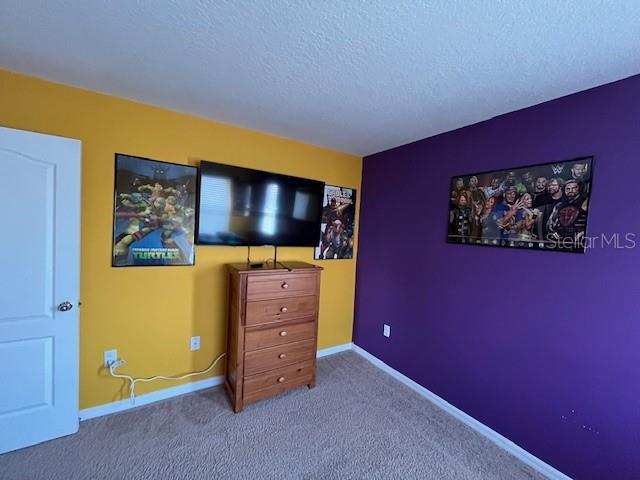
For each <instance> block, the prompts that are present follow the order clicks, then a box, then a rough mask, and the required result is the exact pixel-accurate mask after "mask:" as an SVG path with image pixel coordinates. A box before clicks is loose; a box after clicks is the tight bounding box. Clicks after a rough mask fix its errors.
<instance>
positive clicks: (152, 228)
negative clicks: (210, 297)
mask: <svg viewBox="0 0 640 480" xmlns="http://www.w3.org/2000/svg"><path fill="white" fill-rule="evenodd" d="M196 186H197V169H196V167H191V166H187V165H178V164H173V163H167V162H159V161H156V160H149V159H146V158H139V157H132V156H129V155H122V154H116V172H115V213H114V217H113V255H112V265H113V266H114V267H125V266H151V265H193V264H194V257H195V253H194V228H195V214H196Z"/></svg>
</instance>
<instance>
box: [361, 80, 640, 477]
mask: <svg viewBox="0 0 640 480" xmlns="http://www.w3.org/2000/svg"><path fill="white" fill-rule="evenodd" d="M587 155H593V156H594V157H595V159H594V171H593V187H592V188H593V190H592V196H591V203H590V214H589V230H588V232H587V233H588V235H589V236H596V235H600V234H602V233H605V234H607V235H610V234H612V233H616V232H618V233H621V234H622V235H624V233H627V232H632V233H634V234H636V237H635V240H636V242H637V247H636V248H635V249H620V250H616V249H615V248H613V247H612V246H609V247H606V248H604V249H602V248H601V249H591V250H588V251H587V252H586V253H585V254H584V255H581V254H570V253H554V252H539V251H528V250H509V249H504V248H491V247H475V246H467V245H453V244H447V243H445V237H446V225H447V213H448V198H449V191H448V189H449V182H450V179H451V177H452V176H453V175H458V174H465V173H473V172H474V171H485V170H491V169H503V168H510V167H517V166H524V165H530V164H535V163H543V162H551V161H556V160H566V159H572V158H575V157H579V156H587ZM358 244H359V252H358V281H357V298H356V321H355V326H354V341H355V343H356V344H357V345H359V346H360V347H362V348H364V349H365V350H367V351H369V352H371V353H372V354H373V355H375V356H377V357H378V358H380V359H381V360H383V361H384V362H386V363H387V364H389V365H391V366H392V367H393V368H395V369H397V370H399V371H400V372H402V373H404V374H405V375H407V376H409V377H410V378H412V379H413V380H415V381H416V382H418V383H420V384H421V385H423V386H425V387H426V388H428V389H429V390H431V391H432V392H434V393H436V394H437V395H439V396H441V397H442V398H444V399H445V400H447V401H448V402H449V403H451V404H453V405H455V406H456V407H458V408H460V409H461V410H463V411H464V412H466V413H468V414H469V415H471V416H472V417H474V418H476V419H477V420H479V421H481V422H482V423H484V424H486V425H488V426H489V427H491V428H492V429H494V430H496V431H497V432H499V433H501V434H502V435H504V436H505V437H507V438H509V439H510V440H512V441H514V442H515V443H517V444H518V445H520V446H521V447H523V448H524V449H526V450H528V451H529V452H531V453H532V454H534V455H536V456H537V457H539V458H540V459H542V460H544V461H545V462H547V463H549V464H550V465H553V466H554V467H555V468H557V469H559V470H560V471H562V472H564V473H566V474H567V475H570V476H572V477H575V478H579V479H582V478H585V479H586V478H593V479H596V478H597V479H603V478H609V479H614V478H615V479H623V478H629V479H631V478H635V479H638V478H640V76H635V77H631V78H629V79H626V80H622V81H620V82H616V83H612V84H609V85H605V86H602V87H598V88H595V89H592V90H588V91H585V92H581V93H578V94H575V95H571V96H568V97H564V98H561V99H558V100H554V101H551V102H547V103H544V104H542V105H537V106H535V107H531V108H527V109H525V110H520V111H517V112H513V113H510V114H507V115H503V116H500V117H497V118H494V119H492V120H489V121H486V122H483V123H479V124H476V125H472V126H470V127H466V128H462V129H460V130H455V131H452V132H449V133H445V134H442V135H438V136H436V137H432V138H428V139H425V140H421V141H419V142H415V143H412V144H409V145H405V146H402V147H398V148H395V149H393V150H389V151H386V152H382V153H378V154H375V155H372V156H369V157H367V158H366V159H365V161H364V173H363V185H362V205H361V213H360V234H359V242H358ZM383 323H389V324H391V326H392V330H391V332H392V336H391V338H389V339H386V338H384V337H383V336H382V324H383ZM583 426H584V427H583Z"/></svg>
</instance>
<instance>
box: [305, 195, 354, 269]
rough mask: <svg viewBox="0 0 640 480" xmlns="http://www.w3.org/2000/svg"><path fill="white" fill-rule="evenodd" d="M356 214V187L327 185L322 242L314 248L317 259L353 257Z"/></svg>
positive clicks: (323, 211) (324, 200)
mask: <svg viewBox="0 0 640 480" xmlns="http://www.w3.org/2000/svg"><path fill="white" fill-rule="evenodd" d="M355 214H356V191H355V190H354V189H352V188H343V187H336V186H333V185H325V187H324V199H323V208H322V224H321V226H320V242H319V244H318V246H317V247H315V249H314V250H315V251H314V258H315V259H316V260H333V259H344V258H353V232H354V221H355V216H356V215H355Z"/></svg>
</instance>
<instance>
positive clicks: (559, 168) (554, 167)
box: [551, 164, 564, 175]
mask: <svg viewBox="0 0 640 480" xmlns="http://www.w3.org/2000/svg"><path fill="white" fill-rule="evenodd" d="M551 170H553V174H554V175H558V174H560V173H562V170H564V165H560V164H558V165H551Z"/></svg>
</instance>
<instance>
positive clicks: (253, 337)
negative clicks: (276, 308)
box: [244, 321, 316, 351]
mask: <svg viewBox="0 0 640 480" xmlns="http://www.w3.org/2000/svg"><path fill="white" fill-rule="evenodd" d="M315 334H316V325H315V322H313V321H309V322H304V323H291V324H288V325H282V326H279V327H274V328H261V329H251V328H247V329H246V330H245V334H244V349H245V351H251V350H258V349H260V348H267V347H273V346H276V345H282V344H285V343H293V342H298V341H300V340H307V339H314V336H315Z"/></svg>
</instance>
